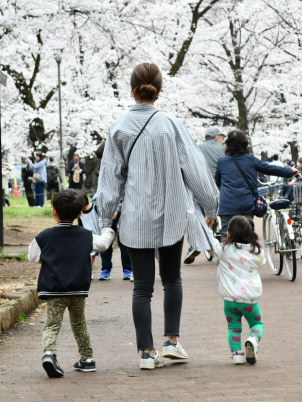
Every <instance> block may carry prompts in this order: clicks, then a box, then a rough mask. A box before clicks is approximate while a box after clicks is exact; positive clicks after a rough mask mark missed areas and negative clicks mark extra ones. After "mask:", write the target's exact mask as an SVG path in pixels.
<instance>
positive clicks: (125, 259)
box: [92, 141, 133, 282]
mask: <svg viewBox="0 0 302 402" xmlns="http://www.w3.org/2000/svg"><path fill="white" fill-rule="evenodd" d="M104 148H105V141H103V142H102V143H101V145H100V146H99V147H98V149H97V150H96V152H95V154H96V157H97V158H98V159H99V160H100V161H102V157H103V153H104ZM94 198H95V199H96V195H95V197H94ZM92 201H93V200H92ZM121 209H122V202H121V200H120V203H119V205H118V208H117V211H115V214H114V215H113V221H112V226H111V228H112V229H113V230H114V231H115V233H117V231H118V221H119V219H120V215H121ZM117 242H118V246H119V248H120V251H121V260H122V267H123V272H124V275H123V280H129V279H130V281H131V282H133V276H132V267H131V260H130V257H129V253H128V249H127V247H126V246H124V245H123V244H122V243H121V242H120V237H119V235H118V236H117ZM112 253H113V242H112V244H111V245H110V247H109V248H108V249H107V250H106V251H103V252H102V253H101V258H102V273H101V275H100V276H99V280H100V281H106V280H108V279H110V274H111V270H112Z"/></svg>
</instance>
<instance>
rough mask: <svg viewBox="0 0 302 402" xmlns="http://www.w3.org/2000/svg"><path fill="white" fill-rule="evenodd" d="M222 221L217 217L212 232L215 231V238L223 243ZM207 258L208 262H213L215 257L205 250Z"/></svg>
mask: <svg viewBox="0 0 302 402" xmlns="http://www.w3.org/2000/svg"><path fill="white" fill-rule="evenodd" d="M221 229H222V226H221V219H220V217H219V216H217V217H216V220H215V223H214V225H213V226H212V227H211V228H210V230H212V231H213V236H214V237H215V238H216V239H217V240H218V241H219V243H221ZM204 253H205V256H206V259H207V260H208V261H212V260H213V255H212V254H211V253H209V252H208V251H207V250H205V252H204Z"/></svg>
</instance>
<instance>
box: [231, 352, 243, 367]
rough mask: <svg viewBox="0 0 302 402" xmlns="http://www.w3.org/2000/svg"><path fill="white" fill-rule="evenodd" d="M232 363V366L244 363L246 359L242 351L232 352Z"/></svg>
mask: <svg viewBox="0 0 302 402" xmlns="http://www.w3.org/2000/svg"><path fill="white" fill-rule="evenodd" d="M232 357H233V363H234V364H244V363H246V358H245V355H244V351H243V350H237V351H236V352H232Z"/></svg>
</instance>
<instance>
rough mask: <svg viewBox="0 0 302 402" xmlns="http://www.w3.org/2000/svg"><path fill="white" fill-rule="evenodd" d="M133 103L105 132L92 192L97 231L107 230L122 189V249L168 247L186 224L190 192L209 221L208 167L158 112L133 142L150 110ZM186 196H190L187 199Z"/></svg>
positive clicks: (177, 124) (212, 212) (214, 195)
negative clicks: (95, 187)
mask: <svg viewBox="0 0 302 402" xmlns="http://www.w3.org/2000/svg"><path fill="white" fill-rule="evenodd" d="M156 110H157V109H156V108H155V107H154V106H151V105H149V104H146V103H143V104H137V105H134V106H132V108H131V109H130V111H129V112H128V113H126V114H124V115H123V116H121V117H120V118H119V119H117V120H116V121H115V122H114V123H113V124H112V125H111V126H110V129H109V133H108V138H107V140H106V146H105V149H104V155H103V159H102V164H101V171H100V175H99V183H98V190H97V202H98V211H99V216H100V227H111V224H112V216H113V214H114V212H115V211H116V209H117V206H118V204H119V200H120V196H121V194H122V191H123V190H124V201H123V208H122V215H121V221H120V239H121V242H122V243H123V244H125V245H126V246H127V247H133V248H156V247H165V246H170V245H172V244H175V243H176V242H178V241H179V240H180V239H181V238H182V237H183V236H184V233H185V231H186V228H187V224H188V199H187V197H188V193H187V189H186V187H187V188H188V189H189V190H190V191H191V193H192V195H193V196H194V198H196V199H197V200H198V201H199V202H200V203H201V205H202V206H203V207H204V209H205V211H206V214H207V216H208V217H209V218H214V217H215V216H216V214H217V210H218V204H219V193H218V190H217V187H216V184H215V182H214V180H213V177H212V175H211V172H210V170H209V167H208V164H207V163H206V160H205V158H204V156H203V154H202V152H201V151H200V150H199V148H198V146H197V144H196V143H195V141H194V140H193V138H192V137H191V135H190V134H189V132H188V130H187V129H186V127H185V126H184V124H183V123H182V122H181V121H180V120H179V119H177V118H176V117H174V116H171V115H169V114H167V113H165V112H161V111H160V112H158V113H156V115H155V116H153V117H152V119H151V120H150V122H149V124H148V125H147V127H146V128H145V130H144V131H143V133H142V134H141V136H140V137H139V139H138V141H137V142H136V144H135V146H134V148H133V150H132V153H131V157H130V160H129V166H128V169H127V172H126V161H127V156H128V154H129V151H130V148H131V145H132V144H133V142H134V141H135V138H136V136H137V135H138V133H139V132H140V130H141V129H142V127H143V126H144V124H145V123H146V121H147V120H148V118H149V117H150V116H151V115H152V114H153V113H154V112H155V111H156ZM192 195H191V197H192Z"/></svg>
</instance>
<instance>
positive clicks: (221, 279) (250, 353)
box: [212, 216, 265, 364]
mask: <svg viewBox="0 0 302 402" xmlns="http://www.w3.org/2000/svg"><path fill="white" fill-rule="evenodd" d="M254 229H255V225H254V222H253V220H252V219H251V218H249V217H245V216H234V217H233V218H232V219H231V220H230V222H229V226H228V232H227V239H225V241H224V245H221V244H220V243H219V242H218V240H216V239H214V238H213V239H212V240H213V243H214V250H213V252H214V255H215V257H216V258H217V259H218V260H219V266H218V273H217V288H218V292H219V294H220V296H221V297H222V298H223V299H224V313H225V316H226V319H227V322H228V339H229V345H230V348H231V351H232V357H233V362H234V364H244V363H246V362H248V363H249V364H255V363H256V361H257V351H258V345H259V342H260V339H261V338H262V334H263V321H262V314H261V310H260V307H259V305H258V303H257V300H258V299H259V297H260V296H261V295H262V283H261V279H260V275H259V273H258V270H259V268H260V267H262V265H264V264H265V258H264V253H263V250H262V249H261V247H260V245H259V243H258V236H257V234H256V233H255V230H254ZM242 316H243V317H244V318H245V319H246V320H247V322H248V324H249V326H250V336H249V338H248V339H247V341H246V342H245V353H244V351H243V350H242V348H241V331H242V323H241V320H242Z"/></svg>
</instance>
